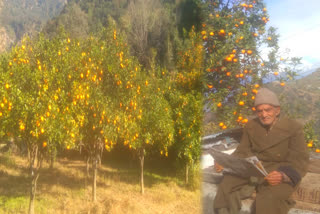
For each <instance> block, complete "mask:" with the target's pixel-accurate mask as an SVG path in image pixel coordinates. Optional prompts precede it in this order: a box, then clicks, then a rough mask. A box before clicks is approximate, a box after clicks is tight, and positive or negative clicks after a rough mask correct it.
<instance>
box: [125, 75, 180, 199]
mask: <svg viewBox="0 0 320 214" xmlns="http://www.w3.org/2000/svg"><path fill="white" fill-rule="evenodd" d="M162 72H163V73H165V71H162ZM157 73H160V72H156V71H153V70H152V71H149V74H146V73H145V72H144V71H140V72H139V74H138V76H137V78H136V79H135V80H133V84H134V85H135V86H136V87H135V91H134V93H133V94H134V95H133V97H132V100H131V101H130V103H129V109H128V111H127V112H126V115H127V118H128V121H127V122H126V125H127V126H126V128H125V130H124V133H125V134H124V144H125V145H128V146H129V148H130V149H132V150H134V152H135V153H136V154H137V156H138V157H139V161H140V185H141V193H142V194H143V193H144V179H143V172H144V171H143V169H144V159H145V156H146V155H149V154H154V151H159V152H160V154H161V155H164V156H165V157H167V156H168V147H169V146H170V145H171V143H172V142H173V135H174V126H173V121H172V117H171V108H170V105H169V103H168V101H167V100H166V99H165V97H164V91H165V84H162V83H163V82H162V79H161V76H162V74H160V75H157ZM129 118H130V119H129Z"/></svg>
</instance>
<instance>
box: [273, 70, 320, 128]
mask: <svg viewBox="0 0 320 214" xmlns="http://www.w3.org/2000/svg"><path fill="white" fill-rule="evenodd" d="M268 87H269V88H271V89H273V90H274V91H275V92H276V93H277V94H279V98H280V100H281V103H282V110H283V112H285V113H286V114H288V115H289V116H290V117H293V118H296V119H297V120H299V121H300V122H302V123H303V124H305V123H306V122H308V121H311V120H314V122H315V126H316V127H317V129H316V130H319V128H320V117H319V115H320V69H317V70H316V71H315V72H313V73H312V74H310V75H308V76H306V77H304V78H301V79H298V80H295V81H291V82H288V83H287V84H286V86H285V87H281V86H280V85H279V84H278V83H277V82H273V83H270V84H269V85H268Z"/></svg>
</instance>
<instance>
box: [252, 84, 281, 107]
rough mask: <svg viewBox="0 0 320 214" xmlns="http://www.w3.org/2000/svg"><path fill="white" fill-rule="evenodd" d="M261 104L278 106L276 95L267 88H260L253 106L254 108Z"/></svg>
mask: <svg viewBox="0 0 320 214" xmlns="http://www.w3.org/2000/svg"><path fill="white" fill-rule="evenodd" d="M261 104H269V105H273V106H280V103H279V100H278V97H277V95H276V94H275V93H273V92H272V91H270V90H269V89H267V88H260V89H259V91H258V93H257V96H256V99H255V101H254V106H255V107H256V106H258V105H261Z"/></svg>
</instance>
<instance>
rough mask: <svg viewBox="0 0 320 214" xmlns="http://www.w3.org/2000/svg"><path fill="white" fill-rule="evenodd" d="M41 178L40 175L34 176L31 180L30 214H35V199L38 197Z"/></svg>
mask: <svg viewBox="0 0 320 214" xmlns="http://www.w3.org/2000/svg"><path fill="white" fill-rule="evenodd" d="M38 178H39V173H38V172H37V173H36V175H34V176H32V178H31V189H30V202H29V214H34V199H35V197H36V189H37V181H38Z"/></svg>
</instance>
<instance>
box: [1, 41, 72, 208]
mask: <svg viewBox="0 0 320 214" xmlns="http://www.w3.org/2000/svg"><path fill="white" fill-rule="evenodd" d="M59 44H60V43H59V42H54V41H53V42H52V41H49V40H46V39H44V38H42V37H40V38H39V40H37V41H31V40H29V39H28V38H25V39H24V40H23V41H22V44H21V45H20V46H17V47H15V48H13V49H12V51H11V52H10V53H8V58H6V60H7V62H6V60H3V61H2V63H4V64H2V65H1V67H2V68H4V70H3V72H2V75H1V76H3V75H4V76H6V77H7V78H6V79H5V81H6V85H5V88H6V89H7V90H6V91H5V92H6V93H4V95H5V96H6V97H4V98H5V99H4V98H3V99H4V101H5V102H4V103H6V104H7V105H8V111H10V114H8V112H7V113H6V114H5V116H6V118H5V119H6V120H5V123H6V125H5V126H4V127H5V129H6V130H5V132H6V133H7V135H8V134H9V133H10V135H11V136H12V137H14V138H20V139H21V141H22V144H23V145H24V146H26V148H27V150H28V161H29V168H30V176H31V191H30V205H29V213H33V212H34V198H35V193H36V187H37V180H38V177H39V170H40V169H41V166H42V161H43V158H44V156H45V155H46V153H47V151H48V149H47V148H48V147H49V146H48V145H50V146H51V148H52V147H55V146H53V144H56V143H58V142H63V139H64V138H65V136H66V135H65V134H64V133H65V131H64V128H63V127H67V126H70V124H68V121H69V120H68V118H66V117H65V116H64V115H62V114H61V112H60V111H59V105H60V104H59V96H61V95H59V96H58V98H57V99H55V98H54V96H55V95H56V93H57V91H59V83H60V82H61V81H63V80H62V78H61V77H59V75H57V74H58V73H59V72H58V70H57V68H56V67H55V66H52V64H51V63H50V61H51V60H52V59H54V57H55V56H54V55H53V52H54V49H55V48H57V47H59ZM6 66H7V67H6ZM57 87H58V88H57ZM57 120H59V122H54V121H57Z"/></svg>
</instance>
